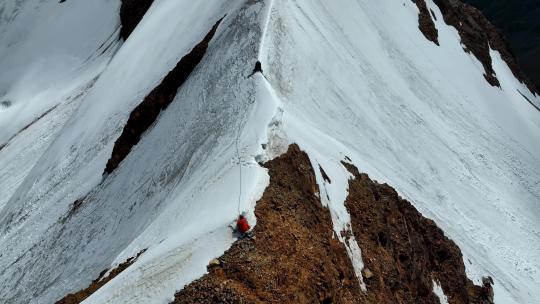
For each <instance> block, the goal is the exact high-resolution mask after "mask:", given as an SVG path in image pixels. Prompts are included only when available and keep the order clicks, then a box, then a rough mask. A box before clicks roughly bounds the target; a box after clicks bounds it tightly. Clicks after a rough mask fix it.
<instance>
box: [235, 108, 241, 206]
mask: <svg viewBox="0 0 540 304" xmlns="http://www.w3.org/2000/svg"><path fill="white" fill-rule="evenodd" d="M239 108H240V107H239ZM241 126H242V123H241V122H240V124H239V126H238V132H237V133H236V141H235V145H236V158H237V159H238V169H239V177H240V178H239V180H240V182H239V183H238V215H240V203H241V201H242V161H241V159H240V150H239V149H238V141H239V138H240V129H241Z"/></svg>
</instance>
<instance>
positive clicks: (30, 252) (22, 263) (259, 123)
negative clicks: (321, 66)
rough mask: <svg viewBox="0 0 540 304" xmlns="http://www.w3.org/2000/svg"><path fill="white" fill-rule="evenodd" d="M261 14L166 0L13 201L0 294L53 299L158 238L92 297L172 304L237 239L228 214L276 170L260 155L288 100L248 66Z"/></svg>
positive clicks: (6, 212)
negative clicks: (137, 128)
mask: <svg viewBox="0 0 540 304" xmlns="http://www.w3.org/2000/svg"><path fill="white" fill-rule="evenodd" d="M68 2H69V1H68ZM66 3H67V2H66ZM75 3H77V2H75ZM73 5H75V4H73ZM105 9H107V8H105ZM261 11H264V12H265V11H266V7H265V4H264V3H262V2H253V1H247V2H245V1H229V2H223V1H217V0H216V1H197V2H196V3H193V2H192V1H178V0H163V1H156V3H155V5H153V6H152V7H151V8H150V10H149V11H148V13H147V14H146V16H145V18H144V19H143V20H142V21H141V23H140V24H139V26H138V27H137V29H136V30H135V31H134V32H133V33H132V35H131V36H130V37H129V39H128V40H127V41H126V42H125V43H124V44H123V45H122V47H121V48H120V49H119V50H118V51H117V52H116V53H115V55H114V57H113V58H112V60H111V61H110V63H108V65H107V66H106V68H105V69H104V71H103V72H102V73H101V75H100V77H99V79H97V81H96V82H95V84H94V85H93V86H92V87H91V88H90V89H89V90H88V92H87V94H86V95H85V96H84V97H83V98H82V100H81V102H80V106H79V107H78V110H77V111H76V112H75V113H74V114H73V115H72V116H71V118H70V120H69V121H68V122H67V123H66V125H65V127H64V128H63V129H62V131H61V132H60V133H58V135H57V136H56V140H55V141H54V142H53V143H52V144H51V146H50V147H49V148H48V149H47V150H46V152H45V153H44V154H43V155H42V156H41V158H40V161H39V162H38V163H37V165H36V166H34V167H33V168H32V169H31V171H30V172H29V173H28V175H27V177H26V179H25V180H24V181H23V182H22V184H21V185H20V186H19V187H18V189H17V191H16V192H15V193H14V195H13V196H12V197H11V198H10V200H9V201H8V202H7V203H6V205H5V207H4V209H3V210H2V211H1V213H0V231H1V239H0V247H1V248H3V249H2V254H1V255H0V265H2V266H1V272H0V276H1V277H2V279H1V281H2V282H5V283H3V284H2V286H0V298H1V299H2V300H5V301H7V302H9V303H28V302H36V303H50V302H52V301H54V300H56V299H59V298H61V297H62V296H64V295H65V294H67V293H68V292H73V291H76V290H78V289H80V288H83V287H85V286H86V285H88V284H89V283H90V281H91V280H92V279H93V278H96V277H97V276H98V274H99V272H100V271H101V270H103V269H104V268H107V267H109V266H110V265H111V264H115V261H118V262H120V261H123V260H125V259H126V257H129V256H133V255H135V253H137V252H139V251H140V250H141V249H143V248H149V250H148V251H147V252H146V253H145V254H144V256H143V257H141V258H140V259H139V260H137V262H136V264H135V265H133V266H132V267H130V269H129V270H128V271H127V272H126V273H125V274H122V275H121V276H119V277H118V278H117V279H115V280H113V281H114V282H111V283H110V284H108V285H107V286H106V287H104V288H103V289H102V290H101V291H100V292H99V293H96V294H95V297H93V298H90V299H88V301H89V302H90V303H93V302H95V303H107V302H109V303H119V302H123V301H124V302H130V303H133V302H141V301H142V302H145V303H152V302H158V303H163V302H166V301H167V299H168V298H170V297H172V296H173V295H174V292H175V290H176V289H178V288H181V287H182V286H183V285H184V284H186V283H188V282H189V281H191V280H193V279H195V278H197V277H198V276H200V275H202V274H203V273H204V271H205V270H206V268H205V265H206V264H207V262H208V260H210V259H211V258H213V257H216V256H218V255H220V254H221V253H223V251H224V250H226V249H227V248H228V246H230V244H231V243H232V241H233V238H232V236H231V233H230V230H229V228H228V227H227V226H228V224H230V222H231V221H232V220H234V219H235V217H236V215H237V212H238V210H239V209H240V210H242V209H245V210H251V209H252V208H250V207H251V206H250V204H253V202H255V201H256V199H257V198H258V196H259V195H260V194H261V193H262V191H263V190H264V188H265V186H266V184H267V181H268V177H267V174H266V173H265V170H264V169H262V168H261V167H260V166H258V164H257V163H256V162H255V156H256V155H258V154H261V153H263V151H262V148H261V143H264V142H266V141H267V139H266V137H267V135H266V126H267V124H268V122H269V121H270V120H271V118H272V117H273V115H274V111H275V107H276V105H275V104H274V103H273V100H272V99H268V100H267V102H264V100H265V98H266V96H267V95H268V92H267V91H268V88H267V87H266V86H265V85H264V84H263V83H262V82H261V76H260V75H253V76H252V77H248V75H249V74H250V73H251V71H252V69H253V66H254V65H255V61H256V57H257V51H258V47H259V41H260V36H261V27H262V24H261V23H260V18H259V16H261V15H264V14H265V13H264V12H261ZM224 16H225V18H224V19H223V21H222V23H221V24H220V26H219V28H218V30H217V32H216V35H215V36H214V38H213V39H212V41H211V43H210V45H209V49H208V51H207V53H206V55H205V57H204V58H203V60H202V61H201V63H199V65H198V66H197V68H196V69H195V70H194V71H193V72H192V74H191V75H190V77H189V79H188V80H187V81H186V82H185V83H184V85H183V86H182V87H181V88H179V90H178V93H177V96H176V98H175V100H174V101H173V103H172V104H171V105H170V106H169V107H168V109H167V110H166V111H164V112H163V113H161V115H160V117H159V118H158V121H156V123H155V124H154V126H153V127H152V128H151V129H150V130H148V131H147V132H146V134H145V135H144V137H143V139H142V140H141V141H140V142H139V144H138V145H137V146H135V147H134V148H133V150H132V151H131V153H130V155H129V156H128V157H127V158H126V159H125V160H124V161H123V163H122V164H121V166H120V167H119V168H118V169H117V170H116V171H115V172H114V173H113V174H111V175H109V176H107V177H105V178H104V179H102V176H101V174H102V172H103V169H104V166H105V163H106V161H107V159H108V157H110V154H111V149H112V146H113V144H114V140H115V139H116V137H118V135H119V134H120V132H121V131H122V127H123V124H124V123H125V122H126V120H127V116H128V115H129V113H130V112H131V110H132V109H133V108H134V107H135V106H136V105H137V104H138V103H139V102H140V101H141V100H142V98H144V96H145V95H146V94H148V93H149V92H150V90H151V89H152V88H153V87H155V86H156V85H157V84H158V83H159V82H160V81H161V79H162V78H163V77H164V76H165V75H166V74H167V73H168V72H169V70H171V69H172V68H173V67H174V65H175V64H176V63H177V62H178V61H179V60H180V58H182V57H183V56H184V55H185V54H187V53H188V52H189V51H190V50H191V48H193V46H195V45H196V44H197V43H198V42H199V41H200V40H201V39H202V38H203V37H204V36H205V35H206V33H207V32H208V31H209V30H210V28H211V27H212V25H213V24H214V23H215V22H216V21H217V20H218V19H220V18H222V17H224ZM256 101H259V102H258V103H256ZM156 147H159V148H156ZM237 152H238V154H237ZM259 158H260V157H259ZM239 170H242V181H243V183H242V188H241V191H242V193H241V195H240V193H239V181H238V178H239ZM239 196H240V201H239ZM75 200H80V201H82V204H81V205H80V206H79V207H78V208H75V207H74V205H73V202H74V201H75ZM250 217H251V215H250ZM131 271H133V272H132V273H131V274H130V272H131ZM141 286H142V287H141ZM148 297H151V299H148Z"/></svg>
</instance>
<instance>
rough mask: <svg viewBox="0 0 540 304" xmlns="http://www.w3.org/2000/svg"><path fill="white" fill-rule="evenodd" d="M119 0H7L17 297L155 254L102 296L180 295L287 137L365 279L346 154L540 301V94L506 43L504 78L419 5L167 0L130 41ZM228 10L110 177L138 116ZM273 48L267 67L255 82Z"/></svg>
mask: <svg viewBox="0 0 540 304" xmlns="http://www.w3.org/2000/svg"><path fill="white" fill-rule="evenodd" d="M119 5H120V3H119V1H118V0H99V1H83V0H68V1H66V2H63V3H61V4H60V3H56V2H54V1H37V0H33V1H31V0H27V1H8V2H5V3H2V4H0V41H1V42H2V43H1V44H0V55H2V56H0V58H2V59H0V70H2V71H8V70H9V71H12V72H10V73H11V74H10V73H2V74H0V102H2V101H3V100H9V101H10V102H11V104H10V105H9V106H8V107H0V146H1V144H2V143H4V142H8V141H9V144H8V145H7V146H5V147H4V148H3V149H0V177H2V180H1V181H0V190H2V197H1V198H0V248H2V250H1V253H0V281H2V282H4V283H3V284H2V285H0V302H2V301H4V302H7V303H29V302H30V303H51V302H54V301H55V300H57V299H59V298H61V297H63V296H65V295H66V294H67V293H70V292H75V291H77V290H79V289H82V288H85V287H86V286H88V285H89V284H90V282H91V280H93V279H95V278H97V277H98V276H99V273H100V272H101V271H102V270H103V269H105V268H108V267H111V266H112V267H114V265H117V264H119V263H121V262H122V261H124V260H126V258H128V257H132V256H135V255H136V254H137V253H138V252H139V251H141V250H142V249H145V248H148V249H147V251H146V252H145V253H144V254H143V255H142V256H141V257H140V258H139V259H138V260H137V261H136V262H135V263H134V264H133V265H131V266H130V267H129V268H127V269H126V270H125V271H124V272H122V273H121V274H120V275H118V276H117V277H116V278H114V279H113V280H111V281H110V282H109V283H107V284H106V285H105V286H103V287H102V288H100V289H99V290H98V291H97V292H96V293H94V294H93V295H92V296H91V297H89V298H88V299H87V300H86V301H85V303H134V302H135V303H167V302H168V301H170V300H171V299H172V297H173V295H174V292H175V291H176V290H178V289H181V288H182V287H183V286H184V285H185V284H188V283H189V282H191V281H193V280H194V279H196V278H198V277H200V276H201V275H203V274H204V273H205V271H206V264H207V263H208V261H209V260H210V259H212V258H215V257H217V256H219V255H221V254H222V253H223V252H224V251H225V250H226V249H227V248H228V247H229V246H230V245H231V244H232V242H233V241H234V239H233V236H232V235H231V233H230V229H229V228H228V227H227V226H228V224H230V223H231V221H233V220H234V219H235V218H236V216H237V215H238V211H239V210H240V211H241V210H246V211H248V214H249V219H250V222H252V223H255V218H254V215H253V209H254V204H255V202H256V201H257V199H258V198H259V197H260V196H261V195H262V192H263V191H264V188H265V187H266V185H267V184H268V175H267V173H266V169H264V168H262V167H261V166H259V164H258V163H257V162H258V161H265V160H268V159H271V158H273V157H275V156H277V155H279V154H280V153H283V152H285V151H286V148H287V145H288V144H289V143H298V144H299V145H300V147H301V148H302V149H303V150H305V151H306V152H307V153H308V154H309V156H310V159H311V162H312V163H313V167H314V168H316V172H315V173H316V177H317V182H318V184H319V188H320V195H321V199H322V201H323V203H324V204H325V205H326V206H328V208H329V209H330V212H331V214H332V220H333V223H334V229H335V231H336V235H337V236H338V238H339V239H340V240H341V241H343V242H345V243H347V242H348V243H349V244H348V245H347V248H348V253H349V256H350V257H351V261H352V263H353V265H354V266H355V270H356V273H357V275H358V277H359V282H360V284H361V286H363V285H362V280H361V279H362V277H361V274H360V272H361V269H362V267H363V264H362V259H361V252H360V249H359V248H358V244H356V241H355V240H354V238H350V239H346V237H344V236H342V235H341V231H343V230H347V229H351V228H350V226H349V225H348V224H349V223H350V215H349V214H348V213H347V211H346V208H345V207H344V205H343V202H344V200H345V198H346V196H347V187H348V179H349V178H350V174H349V173H348V172H347V171H346V170H345V168H343V166H342V165H341V161H343V160H345V159H346V157H348V158H349V159H350V161H351V162H352V163H354V164H355V165H356V166H357V167H358V168H359V169H360V170H361V171H364V172H367V173H368V174H370V176H371V177H373V178H375V179H377V180H379V181H380V182H388V183H389V184H390V185H392V186H394V187H395V188H396V189H397V191H398V192H399V193H400V195H402V196H404V197H405V198H406V199H408V200H409V201H411V202H412V203H413V204H414V206H415V207H416V208H417V209H418V210H420V211H421V212H422V213H423V214H424V215H425V216H426V217H428V218H432V219H433V220H435V222H436V223H437V225H439V226H440V227H441V228H442V229H443V230H444V231H445V233H446V234H447V236H449V237H450V238H451V239H452V240H454V241H455V242H456V243H457V244H458V245H459V247H460V248H461V249H462V252H463V254H464V261H465V264H466V267H467V272H468V274H469V276H470V277H471V278H472V279H474V280H475V282H480V278H481V276H484V275H490V276H492V277H493V279H494V281H495V285H494V290H495V302H496V303H535V300H536V299H538V298H540V257H539V252H540V221H539V220H538V219H539V218H540V206H539V205H538V202H540V156H538V151H540V112H538V111H537V110H536V109H535V108H534V107H533V106H532V105H531V104H530V103H529V102H527V100H526V99H524V97H523V96H522V95H521V94H524V95H525V96H526V97H527V98H528V99H530V101H531V102H532V103H535V104H540V99H539V98H538V97H535V96H534V95H532V94H531V93H530V92H529V91H528V90H527V88H526V87H525V86H524V85H523V84H521V83H519V81H517V80H516V79H515V78H514V76H513V75H512V73H511V71H510V70H509V68H508V67H507V66H506V64H505V63H504V61H502V60H501V58H500V56H499V55H498V53H497V52H492V53H491V55H492V58H493V67H494V70H495V72H496V73H497V78H498V79H499V81H500V82H501V88H500V89H499V88H496V87H492V86H490V85H489V84H488V83H487V82H486V81H485V79H484V77H483V72H484V71H483V67H482V65H481V64H480V63H479V62H478V60H476V58H474V56H473V55H471V54H468V53H466V52H464V51H463V48H462V45H461V44H460V40H459V35H458V33H457V31H456V30H455V29H454V28H452V27H449V26H447V25H446V24H445V23H444V21H443V18H442V15H441V13H440V11H439V9H438V8H437V6H435V5H434V4H433V2H431V1H428V6H429V8H430V9H432V10H433V11H434V12H435V14H436V16H437V21H435V25H436V27H437V29H438V32H439V42H440V44H441V45H440V46H436V45H435V44H433V43H432V42H430V41H428V40H427V39H425V37H424V36H423V35H422V33H421V32H420V31H419V29H418V8H417V7H416V5H415V4H414V3H412V2H411V1H395V0H381V1H377V2H376V3H375V2H373V1H363V0H343V1H339V2H338V1H324V0H296V1H290V0H273V1H269V0H267V1H253V0H235V1H220V0H211V1H188V0H156V1H154V3H153V5H152V6H151V8H150V9H149V11H148V12H147V14H146V15H145V16H144V18H143V19H142V20H141V22H140V23H139V25H138V26H137V28H136V29H135V30H134V32H133V33H132V34H131V36H130V37H129V38H128V39H127V41H125V42H123V41H121V40H119V39H118V33H119V17H118V8H119ZM223 17H224V19H223V21H222V22H221V24H220V25H219V27H218V29H217V32H216V34H215V36H214V38H213V39H212V40H211V42H210V44H209V48H208V51H207V53H206V54H205V56H204V58H203V59H202V61H201V62H200V63H199V65H198V66H197V67H196V68H195V70H194V71H193V72H192V73H191V75H190V77H189V78H188V79H187V80H186V82H185V83H184V84H183V85H182V86H181V87H180V88H179V90H178V92H177V95H176V97H175V99H174V101H173V102H172V103H171V104H170V105H169V107H168V108H167V109H166V110H164V111H163V112H162V113H161V114H160V116H159V117H158V119H157V120H156V122H155V123H154V125H153V126H152V127H151V128H150V129H149V130H147V131H146V133H144V134H143V136H142V138H141V140H140V142H139V143H138V144H137V145H136V146H134V147H133V149H132V150H131V152H130V154H129V155H128V156H127V158H126V159H124V161H123V162H122V163H121V164H120V166H119V167H118V169H117V170H116V171H114V172H113V173H112V174H110V175H108V176H105V177H103V176H102V172H103V169H104V167H105V164H106V162H107V159H108V158H109V157H110V155H111V151H112V148H113V145H114V142H115V140H116V138H117V137H118V136H119V135H120V133H121V132H122V129H123V127H124V124H125V123H126V121H127V119H128V116H129V114H130V112H131V111H132V110H133V109H134V108H135V107H136V106H137V105H138V104H139V103H140V102H141V101H142V100H143V98H144V97H145V96H146V95H147V94H148V93H149V92H150V91H151V90H152V89H153V88H154V87H155V86H156V85H158V84H159V83H160V81H161V80H162V78H163V77H165V75H167V73H168V72H169V71H170V70H171V69H172V68H173V67H174V66H175V65H176V63H177V62H178V61H179V60H180V59H181V58H182V57H183V56H184V55H186V54H187V53H188V52H189V51H190V50H191V49H192V48H193V46H195V45H196V44H197V43H198V42H200V41H201V39H202V38H203V37H204V36H205V35H206V33H208V31H209V30H210V29H211V27H212V26H213V25H214V24H215V22H216V21H217V20H219V19H221V18H223ZM31 29H34V30H31ZM36 50H41V52H37V51H36ZM104 51H105V52H104ZM17 54H18V55H17ZM257 60H260V61H261V62H262V68H263V74H264V75H263V74H261V73H256V74H255V75H252V76H250V77H248V76H249V75H250V74H251V73H252V71H253V68H254V66H255V62H256V61H257ZM8 74H9V75H8ZM520 92H521V94H520ZM50 109H52V110H51V111H50V112H49V113H46V112H47V111H48V110H50ZM43 113H46V114H45V115H44V116H43V117H41V118H40V119H39V120H37V121H36V122H35V123H34V124H31V125H30V126H29V127H28V128H26V129H24V130H23V131H22V132H21V130H22V129H23V128H24V127H25V126H27V125H28V124H29V123H31V122H32V121H33V120H35V119H36V118H38V117H40V115H43ZM18 132H20V134H18ZM237 147H238V153H237ZM319 166H320V167H321V168H322V169H324V171H325V172H326V174H327V175H328V176H329V178H330V180H331V182H329V181H325V179H324V178H323V176H322V173H321V172H318V170H317V169H318V168H319ZM240 173H241V174H240ZM240 176H241V179H240ZM240 190H241V193H240ZM4 193H7V195H4ZM239 198H240V199H239ZM76 200H79V201H81V202H82V204H81V205H80V207H78V208H77V209H76V210H74V209H73V202H74V201H76ZM239 202H240V203H239ZM2 205H3V207H2Z"/></svg>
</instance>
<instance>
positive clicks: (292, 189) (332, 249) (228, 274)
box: [174, 145, 363, 303]
mask: <svg viewBox="0 0 540 304" xmlns="http://www.w3.org/2000/svg"><path fill="white" fill-rule="evenodd" d="M265 166H266V167H267V168H268V170H269V174H270V184H269V185H268V187H267V189H266V191H265V192H264V194H263V196H262V198H261V199H260V200H259V201H258V202H257V206H256V209H255V215H256V216H257V225H256V227H255V228H254V232H255V236H256V238H255V239H243V240H239V241H237V242H236V243H235V244H234V245H233V246H232V247H231V248H230V249H229V250H228V251H227V252H225V254H224V255H223V256H221V257H220V258H219V261H220V264H221V266H215V267H211V268H210V269H209V273H208V274H207V275H205V276H203V277H202V278H201V279H199V280H197V281H194V282H193V283H191V284H189V285H187V286H186V287H185V288H184V289H183V290H182V291H180V292H178V293H177V294H176V295H175V300H174V303H356V299H360V298H362V297H363V295H362V294H361V291H360V288H359V282H358V280H357V278H356V277H355V274H354V271H353V268H352V265H351V262H350V261H349V258H348V256H347V253H346V251H345V247H344V245H343V244H342V243H340V242H339V241H338V240H337V238H336V237H334V232H333V228H332V220H331V217H330V212H329V211H328V209H327V208H325V207H323V206H322V204H321V202H320V200H319V198H318V196H317V193H318V187H317V184H316V181H315V174H314V171H313V168H312V167H311V164H310V161H309V158H308V156H307V155H306V154H305V153H304V152H301V151H300V149H299V148H298V146H296V145H292V146H290V147H289V150H288V152H287V153H286V154H284V155H282V156H280V157H278V158H276V159H274V160H272V161H270V162H268V163H267V164H266V165H265Z"/></svg>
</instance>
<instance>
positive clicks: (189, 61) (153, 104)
mask: <svg viewBox="0 0 540 304" xmlns="http://www.w3.org/2000/svg"><path fill="white" fill-rule="evenodd" d="M220 22H221V20H219V21H218V22H216V24H215V25H214V26H213V27H212V29H211V30H210V32H208V34H206V36H205V37H204V39H203V40H202V41H201V42H200V43H199V44H197V45H196V46H195V47H194V48H193V49H192V50H191V51H190V52H189V53H188V54H187V55H185V56H184V57H182V59H180V61H179V62H178V64H176V66H175V67H174V69H172V70H171V71H170V72H169V73H168V74H167V76H165V78H163V80H162V81H161V83H160V84H159V85H158V86H157V87H155V88H154V89H153V90H152V92H150V94H148V96H146V98H145V99H144V100H143V101H142V102H141V103H140V104H139V105H138V106H137V107H136V108H135V109H134V110H133V111H132V112H131V114H130V115H129V119H128V121H127V123H126V125H125V126H124V129H123V131H122V134H121V135H120V137H119V138H118V139H117V140H116V142H115V143H114V148H113V151H112V154H111V158H110V159H109V160H108V162H107V165H106V167H105V170H104V172H103V174H104V175H105V174H108V173H111V172H113V171H114V170H115V169H116V168H117V167H118V166H119V165H120V163H121V162H122V160H124V158H126V156H127V155H128V154H129V152H131V148H133V146H134V145H136V144H137V143H138V142H139V140H140V139H141V136H142V134H143V133H144V132H145V131H146V130H147V129H148V128H149V127H150V126H151V125H152V124H153V123H154V121H155V120H156V119H157V117H158V116H159V113H160V112H161V111H162V110H164V109H166V108H167V106H169V104H170V103H171V102H172V101H173V99H174V97H175V96H176V92H177V91H178V88H179V87H180V86H182V84H183V83H184V82H185V81H186V79H187V78H188V77H189V75H190V74H191V72H192V71H193V70H194V69H195V67H196V66H197V65H198V64H199V62H201V60H202V58H203V57H204V54H205V53H206V50H207V49H208V44H209V43H210V40H212V37H214V34H215V33H216V30H217V27H218V25H219V23H220Z"/></svg>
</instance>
